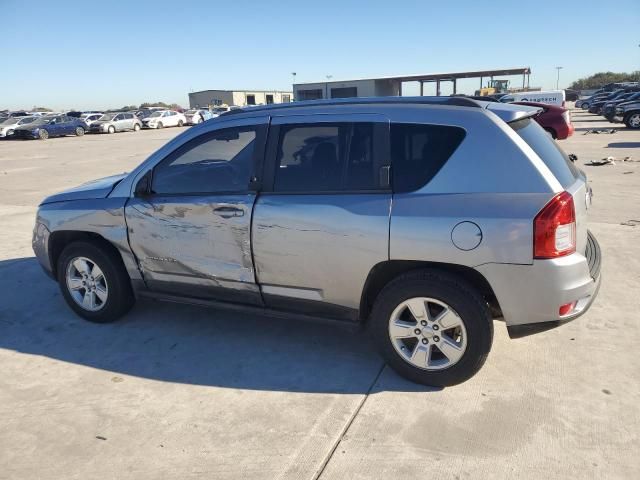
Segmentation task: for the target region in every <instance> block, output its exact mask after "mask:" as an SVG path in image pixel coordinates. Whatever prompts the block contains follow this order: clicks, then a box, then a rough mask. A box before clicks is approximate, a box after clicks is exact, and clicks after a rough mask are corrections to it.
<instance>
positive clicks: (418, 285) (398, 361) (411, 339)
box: [369, 270, 493, 387]
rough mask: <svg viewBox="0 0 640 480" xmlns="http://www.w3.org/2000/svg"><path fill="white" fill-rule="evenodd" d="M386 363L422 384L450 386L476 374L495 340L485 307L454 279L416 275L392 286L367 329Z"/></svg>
mask: <svg viewBox="0 0 640 480" xmlns="http://www.w3.org/2000/svg"><path fill="white" fill-rule="evenodd" d="M369 327H370V329H371V332H372V334H373V339H374V341H375V343H376V344H377V346H378V349H379V351H380V353H381V354H382V356H383V358H384V359H385V360H386V362H387V363H388V364H389V365H390V366H391V368H393V369H394V370H395V371H396V372H398V373H399V374H400V375H402V376H403V377H405V378H407V379H409V380H411V381H413V382H416V383H420V384H423V385H432V386H440V387H444V386H449V385H456V384H458V383H462V382H464V381H465V380H467V379H469V378H471V377H472V376H473V375H475V374H476V373H477V372H478V370H480V368H481V367H482V365H483V364H484V362H485V360H486V358H487V355H488V354H489V351H490V350H491V343H492V341H493V323H492V320H491V315H490V313H489V309H488V307H487V305H486V302H485V301H484V300H483V298H482V296H481V295H480V294H479V293H478V292H477V291H476V290H475V289H474V288H473V287H471V286H470V285H468V284H467V283H466V282H464V281H463V280H461V279H459V278H458V277H455V276H453V275H450V274H447V273H444V272H438V271H431V270H418V271H415V272H409V273H407V274H404V275H401V276H399V277H398V278H396V279H395V280H393V281H391V282H390V283H389V284H388V285H387V286H386V287H385V288H384V289H383V290H382V292H381V293H380V294H379V295H378V298H377V299H376V301H375V304H374V306H373V310H372V313H371V318H370V325H369Z"/></svg>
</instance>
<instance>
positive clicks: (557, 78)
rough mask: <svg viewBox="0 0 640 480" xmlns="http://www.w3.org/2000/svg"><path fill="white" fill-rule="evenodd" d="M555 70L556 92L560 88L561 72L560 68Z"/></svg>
mask: <svg viewBox="0 0 640 480" xmlns="http://www.w3.org/2000/svg"><path fill="white" fill-rule="evenodd" d="M556 70H557V71H558V76H557V77H556V90H558V89H559V88H560V70H562V67H556Z"/></svg>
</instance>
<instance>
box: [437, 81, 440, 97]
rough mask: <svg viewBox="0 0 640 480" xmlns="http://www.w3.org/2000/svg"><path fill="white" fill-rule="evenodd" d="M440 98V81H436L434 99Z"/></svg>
mask: <svg viewBox="0 0 640 480" xmlns="http://www.w3.org/2000/svg"><path fill="white" fill-rule="evenodd" d="M439 96H440V79H438V80H436V97H439Z"/></svg>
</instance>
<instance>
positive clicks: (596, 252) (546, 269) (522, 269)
mask: <svg viewBox="0 0 640 480" xmlns="http://www.w3.org/2000/svg"><path fill="white" fill-rule="evenodd" d="M600 264H601V253H600V247H599V245H598V242H597V241H596V239H595V237H594V236H593V235H592V234H591V233H589V238H588V242H587V250H586V252H585V255H582V254H580V253H574V254H571V255H568V256H566V257H561V258H556V259H550V260H534V261H533V264H531V265H510V264H486V265H480V266H479V267H476V270H478V271H479V272H480V273H481V274H483V275H484V277H485V278H486V279H487V281H488V282H489V284H490V285H491V287H492V288H493V292H494V293H495V295H496V298H497V300H498V303H499V304H500V308H501V310H502V314H503V317H504V320H505V322H506V324H507V330H508V332H509V336H510V337H512V338H518V337H522V336H526V335H530V334H532V333H537V332H541V331H544V330H549V329H551V328H554V327H557V326H559V325H562V324H564V323H567V322H569V321H571V320H575V319H576V318H578V317H579V316H581V315H583V314H584V313H585V312H586V311H587V310H588V309H589V308H590V307H591V305H592V303H593V301H594V300H595V298H596V296H597V295H598V290H599V288H600V282H601V274H600ZM571 302H576V304H575V306H574V308H573V309H572V310H571V311H570V312H569V313H568V314H567V315H564V316H560V314H559V307H560V306H561V305H565V304H568V303H571Z"/></svg>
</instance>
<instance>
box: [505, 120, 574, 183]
mask: <svg viewBox="0 0 640 480" xmlns="http://www.w3.org/2000/svg"><path fill="white" fill-rule="evenodd" d="M509 125H510V126H511V128H513V129H514V130H515V131H516V133H517V134H518V135H519V136H520V138H522V139H523V140H524V141H525V142H527V145H529V146H530V147H531V148H532V149H533V151H534V152H536V153H537V154H538V156H539V157H540V158H541V159H542V161H543V162H544V164H545V165H546V166H547V167H548V168H549V170H551V173H553V175H554V176H555V177H556V179H557V180H558V182H560V185H562V187H563V188H568V187H569V186H570V185H572V184H573V183H574V182H575V181H576V178H578V177H579V176H580V172H579V170H578V169H577V168H576V166H575V165H574V164H573V163H572V162H571V160H569V157H568V156H567V154H566V153H564V151H563V150H562V149H561V148H560V147H559V146H558V144H557V143H556V142H555V141H554V140H553V139H552V138H551V137H550V136H549V134H548V133H547V132H545V131H544V129H543V128H542V127H541V126H540V125H538V123H537V122H536V121H535V120H532V119H531V118H524V119H522V120H518V121H517V122H512V123H510V124H509Z"/></svg>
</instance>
